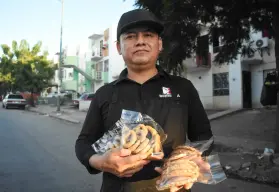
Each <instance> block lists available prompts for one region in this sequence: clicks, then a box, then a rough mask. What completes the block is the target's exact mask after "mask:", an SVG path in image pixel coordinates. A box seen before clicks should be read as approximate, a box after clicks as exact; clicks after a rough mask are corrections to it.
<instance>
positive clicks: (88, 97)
mask: <svg viewBox="0 0 279 192" xmlns="http://www.w3.org/2000/svg"><path fill="white" fill-rule="evenodd" d="M93 99H94V93H84V94H82V95H81V96H80V97H79V98H78V99H73V102H72V106H74V107H79V102H80V101H92V100H93Z"/></svg>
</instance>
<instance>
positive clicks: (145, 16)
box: [117, 9, 164, 41]
mask: <svg viewBox="0 0 279 192" xmlns="http://www.w3.org/2000/svg"><path fill="white" fill-rule="evenodd" d="M138 26H140V27H143V26H144V27H148V28H150V29H152V30H154V31H155V32H157V33H158V34H161V33H162V31H163V30H164V25H163V24H162V23H161V22H160V20H159V19H158V18H157V17H156V16H155V15H154V14H153V13H151V12H149V11H147V10H144V9H135V10H132V11H128V12H126V13H124V14H123V15H122V16H121V17H120V19H119V22H118V26H117V40H118V41H119V38H120V35H121V34H123V33H125V32H126V31H127V30H129V29H131V28H134V27H138Z"/></svg>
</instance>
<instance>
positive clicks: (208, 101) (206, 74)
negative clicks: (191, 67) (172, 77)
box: [187, 70, 213, 109]
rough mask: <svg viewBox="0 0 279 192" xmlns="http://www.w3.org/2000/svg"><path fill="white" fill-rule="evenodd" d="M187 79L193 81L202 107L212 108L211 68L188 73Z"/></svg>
mask: <svg viewBox="0 0 279 192" xmlns="http://www.w3.org/2000/svg"><path fill="white" fill-rule="evenodd" d="M187 79H189V80H190V81H191V82H192V83H193V85H194V87H195V88H196V89H197V91H198V93H199V96H200V99H201V102H202V103H203V106H204V108H206V109H212V108H213V91H212V90H213V87H212V85H213V82H212V70H209V71H202V72H193V73H188V74H187Z"/></svg>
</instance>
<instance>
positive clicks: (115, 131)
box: [92, 110, 167, 160]
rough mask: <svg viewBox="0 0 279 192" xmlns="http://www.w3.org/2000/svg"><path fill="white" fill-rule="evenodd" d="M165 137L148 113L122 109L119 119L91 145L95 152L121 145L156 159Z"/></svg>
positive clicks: (161, 153)
mask: <svg viewBox="0 0 279 192" xmlns="http://www.w3.org/2000/svg"><path fill="white" fill-rule="evenodd" d="M166 138H167V135H166V134H165V133H164V131H163V129H162V128H161V126H160V125H159V124H157V123H156V122H155V121H154V120H153V119H152V118H151V117H149V116H148V115H144V114H141V113H139V112H135V111H129V110H122V114H121V118H120V120H118V121H117V122H116V123H115V125H114V126H113V127H112V128H111V130H109V131H108V132H106V133H105V134H104V135H103V136H102V137H101V138H100V139H99V140H97V141H96V142H95V143H94V144H93V145H92V147H93V149H94V150H95V151H96V152H97V153H105V152H106V151H108V150H110V149H112V148H118V147H121V148H125V149H129V150H131V151H132V154H138V153H141V154H146V155H147V156H148V158H147V159H150V160H156V159H157V158H156V156H160V157H161V156H163V150H162V144H163V143H164V141H165V140H166Z"/></svg>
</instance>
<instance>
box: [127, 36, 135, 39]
mask: <svg viewBox="0 0 279 192" xmlns="http://www.w3.org/2000/svg"><path fill="white" fill-rule="evenodd" d="M132 38H134V35H128V36H126V39H132Z"/></svg>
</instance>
